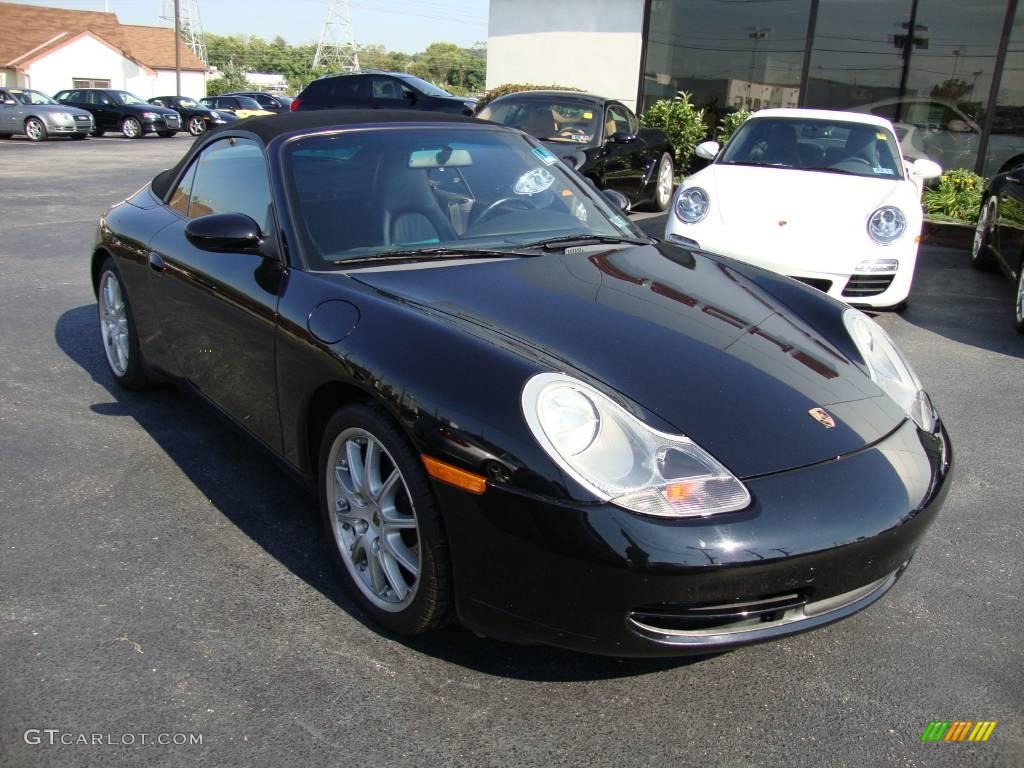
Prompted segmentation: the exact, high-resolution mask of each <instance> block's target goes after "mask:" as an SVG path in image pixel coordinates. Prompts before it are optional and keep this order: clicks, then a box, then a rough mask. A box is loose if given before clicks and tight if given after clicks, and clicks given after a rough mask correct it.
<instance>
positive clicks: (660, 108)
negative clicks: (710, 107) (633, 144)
mask: <svg viewBox="0 0 1024 768" xmlns="http://www.w3.org/2000/svg"><path fill="white" fill-rule="evenodd" d="M640 123H641V124H642V125H644V126H646V127H647V128H660V129H661V130H663V131H664V132H665V133H666V134H667V135H668V138H669V140H670V141H671V142H672V146H673V148H674V149H675V160H676V168H677V169H678V170H679V171H685V170H686V169H687V168H689V166H690V161H691V160H692V159H693V150H694V149H695V148H696V146H697V144H699V143H700V142H701V140H702V139H703V138H704V137H705V135H707V128H706V126H705V125H704V110H703V109H698V108H697V107H695V106H694V105H693V103H692V102H691V101H690V94H688V93H687V92H686V91H680V92H679V93H678V94H676V97H675V98H674V99H659V100H658V101H656V102H654V103H653V104H652V105H651V106H650V107H649V108H648V110H647V111H646V112H644V113H643V115H641V116H640Z"/></svg>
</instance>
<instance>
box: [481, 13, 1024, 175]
mask: <svg viewBox="0 0 1024 768" xmlns="http://www.w3.org/2000/svg"><path fill="white" fill-rule="evenodd" d="M1022 72H1024V0H973V1H972V2H971V3H953V2H949V0H773V2H723V0H560V2H558V3H551V2H550V0H491V2H490V25H489V39H488V56H487V85H488V87H489V88H490V87H493V86H496V85H500V84H501V83H505V82H528V83H537V84H549V83H558V84H560V85H568V86H575V87H577V88H583V89H584V90H587V91H592V92H595V93H598V94H600V95H603V96H607V97H610V98H617V99H620V100H622V101H624V102H626V103H628V104H630V105H632V106H634V107H635V108H637V110H638V111H643V110H644V109H645V108H646V107H647V106H649V105H650V104H651V103H652V102H653V101H655V100H657V99H662V98H671V97H672V96H674V95H675V94H676V92H678V91H680V90H684V91H688V92H690V93H691V94H692V95H693V100H694V102H695V103H696V104H697V105H699V106H703V107H705V108H707V109H709V110H711V111H712V112H715V113H717V114H724V113H727V112H728V111H731V110H735V109H737V108H740V107H743V108H746V109H761V108H764V107H788V106H802V107H818V108H824V109H856V110H858V111H864V112H871V113H874V114H877V115H880V116H882V117H886V118H888V119H890V120H892V121H893V122H894V123H896V124H897V130H898V132H899V133H900V138H901V145H902V146H903V147H904V152H905V154H907V155H908V156H913V155H914V154H919V155H925V156H929V157H932V158H933V159H935V160H937V161H938V162H940V163H941V164H943V165H944V166H945V167H947V168H954V167H960V168H972V169H976V170H979V171H980V172H983V173H984V174H986V175H989V174H992V173H995V172H998V171H1000V170H1003V169H1004V168H1007V167H1009V166H1012V165H1014V164H1017V163H1024V78H1022V77H1021V73H1022Z"/></svg>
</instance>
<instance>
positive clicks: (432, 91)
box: [401, 75, 451, 96]
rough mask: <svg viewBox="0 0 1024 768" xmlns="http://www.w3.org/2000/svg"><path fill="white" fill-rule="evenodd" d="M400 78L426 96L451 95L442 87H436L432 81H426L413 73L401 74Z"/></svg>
mask: <svg viewBox="0 0 1024 768" xmlns="http://www.w3.org/2000/svg"><path fill="white" fill-rule="evenodd" d="M401 79H402V80H404V81H405V82H407V83H408V84H409V85H411V86H412V87H413V88H415V89H416V90H417V91H419V92H420V93H423V94H425V95H427V96H451V94H450V93H448V91H446V90H444V88H438V87H437V86H436V85H434V84H433V83H428V82H427V81H426V80H421V79H420V78H418V77H415V76H413V75H402V77H401Z"/></svg>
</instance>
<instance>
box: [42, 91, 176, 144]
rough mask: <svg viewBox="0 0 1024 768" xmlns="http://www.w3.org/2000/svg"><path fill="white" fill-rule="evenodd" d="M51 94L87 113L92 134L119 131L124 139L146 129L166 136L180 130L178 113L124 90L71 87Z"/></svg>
mask: <svg viewBox="0 0 1024 768" xmlns="http://www.w3.org/2000/svg"><path fill="white" fill-rule="evenodd" d="M53 98H55V99H56V100H57V101H59V102H60V103H61V104H67V105H68V106H72V107H77V108H79V109H84V110H85V111H86V112H89V113H91V114H92V117H93V130H92V135H93V136H102V135H103V134H104V133H106V132H107V131H120V132H121V133H122V134H123V135H124V136H125V138H128V139H138V138H141V137H142V136H144V135H145V134H147V133H155V134H157V135H158V136H160V137H162V138H165V139H169V138H170V137H171V136H173V135H174V134H176V133H177V132H178V131H179V130H181V117H180V116H179V115H178V113H177V112H175V111H174V110H173V109H168V108H167V107H157V106H154V105H153V104H147V103H146V102H145V101H143V100H142V99H140V98H139V97H138V96H135V95H134V94H131V93H129V92H128V91H118V90H112V89H110V88H74V89H71V90H66V91H60V92H58V93H57V94H56V95H55V96H54V97H53Z"/></svg>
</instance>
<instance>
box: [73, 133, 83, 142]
mask: <svg viewBox="0 0 1024 768" xmlns="http://www.w3.org/2000/svg"><path fill="white" fill-rule="evenodd" d="M85 136H86V134H84V133H73V134H71V138H72V139H74V140H75V141H82V139H84V138H85Z"/></svg>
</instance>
